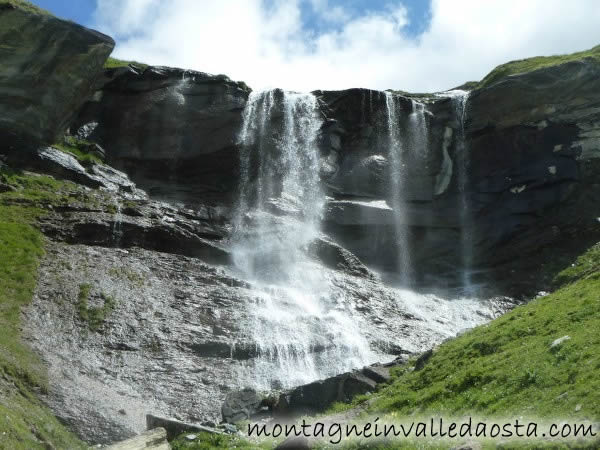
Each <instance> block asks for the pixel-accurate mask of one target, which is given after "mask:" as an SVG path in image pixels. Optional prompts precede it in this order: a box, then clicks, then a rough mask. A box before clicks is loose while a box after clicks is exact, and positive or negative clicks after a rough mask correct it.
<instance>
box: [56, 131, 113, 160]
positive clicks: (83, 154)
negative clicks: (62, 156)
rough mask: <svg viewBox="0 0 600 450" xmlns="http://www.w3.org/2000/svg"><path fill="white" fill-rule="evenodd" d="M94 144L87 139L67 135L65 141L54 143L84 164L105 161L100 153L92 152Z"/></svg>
mask: <svg viewBox="0 0 600 450" xmlns="http://www.w3.org/2000/svg"><path fill="white" fill-rule="evenodd" d="M93 145H94V144H93V143H91V142H88V141H86V140H83V139H77V138H76V137H73V136H66V137H65V139H64V140H63V142H59V143H57V144H54V145H53V147H54V148H57V149H58V150H61V151H63V152H65V153H70V154H71V155H73V156H74V157H75V158H77V160H78V161H79V162H80V163H82V164H83V165H84V166H90V165H92V164H102V163H103V162H104V161H103V159H102V158H101V157H100V156H99V155H97V154H95V153H92V152H90V148H93Z"/></svg>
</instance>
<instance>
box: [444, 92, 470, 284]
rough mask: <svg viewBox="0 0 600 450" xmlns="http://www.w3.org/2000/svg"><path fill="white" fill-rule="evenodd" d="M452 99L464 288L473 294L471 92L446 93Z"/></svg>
mask: <svg viewBox="0 0 600 450" xmlns="http://www.w3.org/2000/svg"><path fill="white" fill-rule="evenodd" d="M446 94H448V95H449V96H450V98H451V99H452V105H453V108H454V114H455V116H456V119H457V122H458V124H459V127H458V132H457V135H456V162H457V180H458V192H459V196H460V223H461V233H460V247H461V262H462V269H463V270H462V280H461V281H462V288H463V290H464V291H465V293H467V294H472V293H473V283H472V279H471V274H472V270H473V224H472V217H471V209H470V203H469V198H468V190H469V184H468V183H469V173H468V171H469V149H468V146H467V145H466V139H465V138H466V136H465V122H466V119H467V102H468V99H469V92H468V91H462V90H453V91H448V92H446Z"/></svg>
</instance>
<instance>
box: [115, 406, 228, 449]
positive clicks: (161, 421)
mask: <svg viewBox="0 0 600 450" xmlns="http://www.w3.org/2000/svg"><path fill="white" fill-rule="evenodd" d="M146 428H147V429H148V430H155V429H159V430H161V429H162V430H163V431H165V430H166V431H165V432H166V435H167V439H169V440H173V439H175V438H176V437H177V436H179V435H180V434H183V433H186V432H204V433H214V434H221V432H220V431H219V430H216V429H214V428H210V427H205V426H204V425H198V424H193V423H186V422H181V421H180V420H176V419H167V418H164V417H158V416H154V415H152V414H146ZM124 450H125V449H124Z"/></svg>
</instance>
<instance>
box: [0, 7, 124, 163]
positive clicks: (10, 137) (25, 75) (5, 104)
mask: <svg viewBox="0 0 600 450" xmlns="http://www.w3.org/2000/svg"><path fill="white" fill-rule="evenodd" d="M0 42H2V46H1V47H0V55H1V56H0V58H1V59H2V65H1V66H0V97H1V98H2V102H1V103H0V137H1V139H2V144H3V145H2V149H0V152H7V150H10V149H13V148H16V149H18V150H21V149H22V147H23V145H24V144H40V143H53V142H56V140H57V138H58V137H59V136H61V135H62V133H63V132H64V130H65V128H67V126H68V124H69V122H70V120H72V119H73V117H74V116H75V115H76V114H77V111H78V109H79V108H80V107H81V105H82V104H83V102H84V101H85V99H86V98H87V97H88V96H89V95H91V94H92V92H93V89H94V81H95V80H96V78H97V76H98V74H99V72H100V71H101V69H102V65H103V64H104V61H106V58H107V57H108V55H109V54H110V52H111V51H112V49H113V47H114V45H115V43H114V41H113V40H112V39H111V38H110V37H108V36H105V35H103V34H101V33H98V32H97V31H93V30H90V29H87V28H85V27H82V26H81V25H77V24H75V23H73V22H67V21H64V20H60V19H57V18H55V17H51V16H41V15H38V14H33V13H29V12H26V11H23V10H21V9H19V8H16V7H13V6H11V5H10V4H6V3H3V4H2V5H0Z"/></svg>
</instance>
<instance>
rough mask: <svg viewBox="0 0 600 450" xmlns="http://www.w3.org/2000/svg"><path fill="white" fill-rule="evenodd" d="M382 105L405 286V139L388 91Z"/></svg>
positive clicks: (407, 273)
mask: <svg viewBox="0 0 600 450" xmlns="http://www.w3.org/2000/svg"><path fill="white" fill-rule="evenodd" d="M385 108H386V113H387V127H388V130H387V132H388V153H389V158H390V187H391V202H392V209H393V211H394V225H395V229H396V245H397V248H398V253H397V255H398V271H399V276H400V282H401V283H402V284H403V285H406V284H409V283H410V281H411V278H412V274H411V261H410V249H409V247H408V235H407V225H406V217H405V216H406V211H405V199H404V197H405V195H404V194H405V192H404V188H405V184H406V181H407V180H406V178H407V167H406V162H405V161H404V157H405V148H404V145H403V144H404V142H403V139H402V133H401V130H400V126H399V124H398V121H399V119H398V111H397V110H398V108H397V102H396V99H395V97H394V95H393V94H392V93H391V92H386V93H385Z"/></svg>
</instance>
